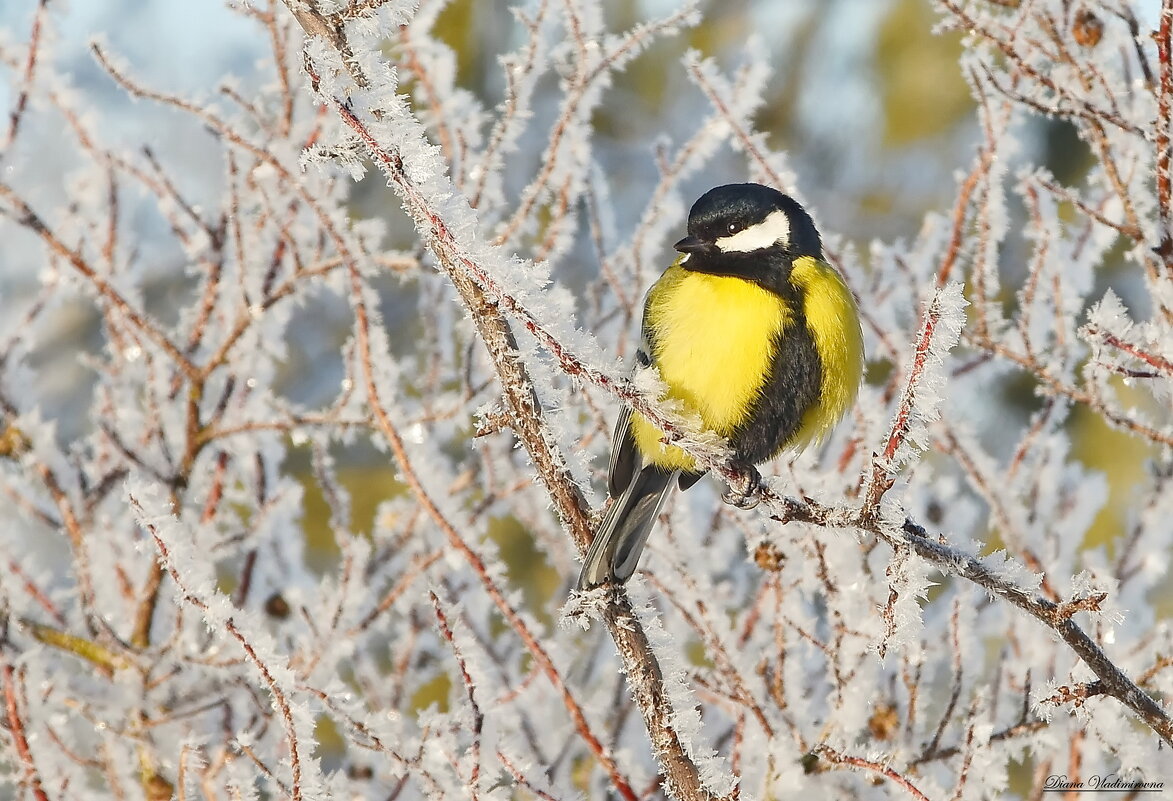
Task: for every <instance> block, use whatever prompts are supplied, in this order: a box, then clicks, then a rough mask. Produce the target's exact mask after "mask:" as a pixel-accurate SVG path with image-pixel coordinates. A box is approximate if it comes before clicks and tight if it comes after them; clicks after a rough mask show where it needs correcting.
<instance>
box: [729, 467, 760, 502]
mask: <svg viewBox="0 0 1173 801" xmlns="http://www.w3.org/2000/svg"><path fill="white" fill-rule="evenodd" d="M729 466H730V467H731V468H733V469H734V470H736V471H738V472H739V473H741V475H742V478H741V479H740V480H738V481H731V482H729V491H728V492H726V493H725V494H724V495H722V496H721V500H723V501H724V502H725V503H727V504H729V505H730V506H736V507H737V508H738V509H752V508H754V507H755V506H757V505H758V503H760V502H761V500H762V498H761V495H759V494H758V491H759V490H760V489H761V488H762V474H761V473H759V472H758V470H757V468H756V467H754V466H753V465H751V464H741V463H739V462H731V463H730V465H729Z"/></svg>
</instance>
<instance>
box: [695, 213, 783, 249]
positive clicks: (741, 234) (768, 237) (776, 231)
mask: <svg viewBox="0 0 1173 801" xmlns="http://www.w3.org/2000/svg"><path fill="white" fill-rule="evenodd" d="M789 240H790V218H789V217H787V216H786V212H784V211H782V210H778V211H775V212H771V214H770V216H769V217H767V218H766V219H764V220H762V221H761V222H760V223H758V224H757V225H751V226H750V227H749V228H746V229H745V230H744V231H738V232H737V233H736V234H734V235H733V236H723V237H721V238H720V239H718V240H717V241H716V242H714V243H713V244H715V245H716V246H717V249H718V250H720V251H721V252H722V253H749V252H751V251H754V250H761V249H762V248H768V247H770V246H771V245H773V244H774V243H776V242H781V243H782V244H786V243H787V242H788V241H789Z"/></svg>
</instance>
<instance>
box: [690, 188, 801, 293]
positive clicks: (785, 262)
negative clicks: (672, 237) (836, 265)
mask: <svg viewBox="0 0 1173 801" xmlns="http://www.w3.org/2000/svg"><path fill="white" fill-rule="evenodd" d="M675 248H676V250H678V251H680V252H681V253H684V254H685V257H684V261H683V263H682V266H683V267H684V268H685V269H688V270H692V271H693V272H701V273H709V274H710V275H728V276H732V277H737V278H746V279H749V280H751V281H754V282H756V283H760V284H762V285H763V286H766V287H767V288H771V289H780V288H783V286H784V284H785V283H786V279H787V278H788V275H789V268H790V265H791V264H793V262H794V259H796V258H798V257H800V256H810V257H812V258H815V259H821V258H822V253H823V247H822V242H821V241H820V239H819V232H818V230H817V229H816V228H815V224H814V222H813V221H812V220H811V218H810V215H809V214H807V213H806V210H805V209H804V208H803V207H802V206H800V205H799V204H798V202H797V201H795V200H794V198H792V197H790V196H789V195H784V194H782V193H781V192H779V191H778V190H776V189H771V188H770V187H768V186H762V185H761V184H727V185H725V186H718V187H716V188H714V189H710V190H709V191H708V192H706V193H705V194H703V195H702V196H701V197H700V199H698V200H697V202H696V203H694V204H693V205H692V210H691V211H690V212H689V214H688V236H686V237H684V239H681V240H680V241H679V242H677V243H676V245H675Z"/></svg>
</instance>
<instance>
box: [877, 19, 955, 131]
mask: <svg viewBox="0 0 1173 801" xmlns="http://www.w3.org/2000/svg"><path fill="white" fill-rule="evenodd" d="M935 21H936V20H935V19H934V16H933V12H932V10H931V9H930V8H929V5H928V4H927V3H926V2H924V0H898V2H896V3H895V4H894V5H893V6H892V11H891V12H890V13H889V14H888V17H887V18H886V19H885V20H884V23H883V24H882V25H881V26H880V29H879V31H878V38H877V41H876V62H875V73H876V80H877V82H878V85H879V87H880V91H881V93H882V95H883V100H884V144H885V145H886V146H888V147H900V146H903V145H907V144H909V143H912V142H915V141H916V140H918V139H924V138H927V137H931V136H936V135H938V134H942V133H945V132H947V131H949V130H951V129H952V128H953V127H954V126H956V125H957V124H958V123H959V122H960V121H961V120H962V119H963V118H965V117H966V116H968V115H969V114H971V113H972V111H973V107H974V103H973V99H972V98H971V97H970V95H969V88H968V87H967V86H966V83H965V81H964V79H963V78H962V77H961V73H960V71H959V69H958V66H957V59H958V57H959V56H960V55H961V37H960V35H959V34H956V33H946V34H941V35H932V34H931V33H930V31H931V30H932V27H933V24H934V22H935Z"/></svg>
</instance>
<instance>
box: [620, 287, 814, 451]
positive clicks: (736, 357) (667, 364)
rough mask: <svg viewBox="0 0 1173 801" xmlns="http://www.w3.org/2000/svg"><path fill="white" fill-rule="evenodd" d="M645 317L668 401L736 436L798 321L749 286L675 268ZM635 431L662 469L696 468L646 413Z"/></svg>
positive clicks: (777, 301)
mask: <svg viewBox="0 0 1173 801" xmlns="http://www.w3.org/2000/svg"><path fill="white" fill-rule="evenodd" d="M645 314H646V317H647V319H646V324H647V325H648V326H649V327H650V328H651V329H652V330H653V331H654V332H655V333H654V342H653V351H654V352H653V353H652V354H651V355H652V359H653V361H654V362H655V364H656V366H657V367H658V368H659V371H660V377H661V378H662V379H663V380H664V382H665V383H666V384H667V385H668V390H669V391H668V396H669V397H671V398H675V399H678V400H680V401H681V402H682V403H683V404H684V405H685V407H686V408H687V409H688V410H689V411H691V412H694V413H696V414H698V415H700V418H701V420H702V421H703V422H704V424H705V427H706V428H708V429H710V430H712V431H715V432H716V433H718V434H720V435H721V436H724V437H729V436H731V435H732V434H733V431H734V429H736V428H737V426H738V425H739V424H741V423H742V422H743V421H744V420H745V418H746V416H747V415H748V414H749V411H750V408H751V405H752V403H753V401H754V400H755V399H756V398H757V396H758V393H760V392H761V390H762V386H763V384H764V383H765V380H766V376H767V375H768V373H769V369H770V364H771V362H772V360H773V357H774V338H775V335H776V333H777V332H778V330H779V329H780V328H782V327H784V326H785V325H786V324H787V323H788V322H789V321H790V319H791V314H790V310H789V309H788V308H787V306H786V304H785V303H783V301H782V299H781V298H779V297H778V296H777V295H775V294H773V293H771V292H767V291H766V290H764V289H762V288H761V287H759V286H757V285H756V284H753V283H750V282H749V281H744V280H742V279H739V278H727V277H724V276H715V275H705V274H703V273H694V272H689V271H688V270H685V269H684V268H682V267H679V266H675V265H674V266H672V267H670V268H668V270H667V271H666V272H665V273H664V275H663V276H661V278H660V280H659V281H657V282H656V285H655V286H654V287H652V290H651V292H650V293H649V294H648V303H647V308H646V312H645ZM632 433H633V435H634V436H635V441H636V445H637V446H638V448H639V450H640V452H641V453H643V454H644V456H645V457H646V458H649V459H650V460H651V461H653V462H654V463H656V464H657V465H659V466H661V467H665V468H668V469H680V470H693V469H695V467H696V463H695V462H694V461H693V459H692V457H691V456H689V455H688V454H686V453H684V451H682V450H680V449H679V448H676V447H672V446H667V447H666V446H664V445H662V444H661V442H660V439H661V437H662V436H663V435H662V433H661V432H660V430H659V429H658V428H656V427H655V426H653V425H652V424H651V423H649V422H648V421H647V420H646V419H645V418H644V417H643V416H642V415H639V414H638V413H637V414H635V415H633V416H632Z"/></svg>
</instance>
